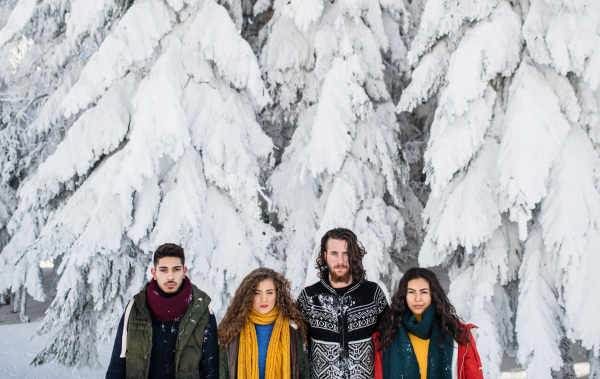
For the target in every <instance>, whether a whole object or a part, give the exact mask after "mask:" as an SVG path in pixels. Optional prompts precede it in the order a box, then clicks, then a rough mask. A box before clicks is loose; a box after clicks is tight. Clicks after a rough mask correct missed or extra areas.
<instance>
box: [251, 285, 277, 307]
mask: <svg viewBox="0 0 600 379" xmlns="http://www.w3.org/2000/svg"><path fill="white" fill-rule="evenodd" d="M276 296H277V294H276V292H275V284H274V283H273V281H272V280H271V279H265V280H262V281H260V282H259V283H258V286H256V291H255V292H254V298H253V299H252V308H254V310H256V311H257V312H258V313H260V314H263V315H264V314H267V313H269V312H271V309H273V307H274V306H275V298H276Z"/></svg>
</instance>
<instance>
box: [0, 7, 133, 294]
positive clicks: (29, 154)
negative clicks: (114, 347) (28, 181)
mask: <svg viewBox="0 0 600 379" xmlns="http://www.w3.org/2000/svg"><path fill="white" fill-rule="evenodd" d="M90 4H93V5H94V6H90ZM128 5H129V4H128V3H127V2H123V1H95V2H90V1H79V2H71V1H67V0H49V1H45V2H36V1H29V0H28V1H20V2H17V1H12V2H10V1H9V2H2V4H1V5H0V7H1V8H0V9H1V10H0V19H1V20H2V21H1V24H0V25H2V28H1V30H0V81H1V82H0V112H1V113H2V120H1V121H0V167H1V172H0V178H1V180H2V183H3V186H10V187H11V188H13V189H17V188H18V187H19V185H20V184H21V183H22V181H23V180H24V179H25V178H26V177H27V176H28V175H29V174H30V173H31V172H34V171H35V169H36V168H37V166H38V165H39V163H41V162H43V161H44V160H45V159H46V157H48V156H49V155H50V154H52V153H53V151H54V149H56V145H57V144H58V143H59V142H60V141H61V140H62V139H63V138H64V135H65V132H66V130H67V129H68V128H69V127H70V125H71V124H72V123H73V120H72V119H71V118H65V117H64V116H63V115H62V114H61V112H60V108H59V106H58V105H59V103H60V102H61V100H62V99H63V98H64V96H65V95H66V93H67V92H68V90H69V88H71V86H72V85H73V84H74V82H75V81H76V78H77V77H78V76H79V75H80V73H81V70H82V69H83V67H84V65H85V63H86V62H87V60H88V58H89V56H90V54H91V51H94V50H96V49H97V48H98V46H99V44H100V43H101V42H102V40H103V39H104V37H105V36H106V34H107V32H108V28H109V27H110V25H111V23H112V22H113V21H114V20H115V19H116V18H117V17H118V16H119V15H120V14H121V13H122V12H123V11H124V10H125V9H126V8H127V6H128ZM13 209H14V207H13ZM30 217H31V219H32V220H35V219H36V218H37V217H38V215H36V214H32V215H30ZM42 224H43V222H42ZM42 224H39V223H38V224H37V225H36V222H32V223H30V224H29V226H30V227H28V228H25V229H21V231H20V232H19V233H17V234H16V235H12V234H13V232H12V231H11V232H10V233H9V234H11V236H10V239H11V241H13V243H12V244H11V246H10V247H8V248H7V250H8V251H5V252H4V254H3V255H0V265H2V266H6V265H8V266H7V267H10V266H11V265H12V266H13V268H14V264H15V261H14V260H13V261H12V262H11V263H7V260H11V258H10V257H9V256H10V255H11V253H10V250H11V249H13V248H14V247H15V246H16V245H19V246H22V247H24V246H28V245H29V244H31V243H32V242H33V240H34V239H35V237H36V236H37V234H38V233H39V226H41V225H42ZM10 229H11V228H10V227H9V230H10ZM5 242H6V241H5ZM26 266H27V265H26V264H25V262H23V263H20V264H17V267H16V271H15V270H13V269H7V272H8V273H9V276H8V277H4V278H3V280H4V284H3V285H2V290H0V291H5V290H8V291H9V292H12V293H13V294H16V295H17V297H16V299H17V302H18V299H19V296H20V295H19V294H21V293H23V291H22V290H21V288H22V286H23V284H24V280H25V274H24V271H25V270H27V268H26ZM31 270H32V273H31V275H39V274H40V272H39V268H38V267H37V264H36V265H34V266H31ZM36 270H37V271H38V272H34V271H36ZM13 271H15V272H16V273H17V275H15V276H13V275H12V274H13ZM13 279H14V280H13ZM30 293H31V294H32V295H34V296H35V298H36V299H38V300H41V299H42V298H43V296H44V294H43V291H41V292H40V291H31V292H30Z"/></svg>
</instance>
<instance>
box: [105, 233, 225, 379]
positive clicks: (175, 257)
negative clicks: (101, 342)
mask: <svg viewBox="0 0 600 379" xmlns="http://www.w3.org/2000/svg"><path fill="white" fill-rule="evenodd" d="M151 272H152V275H153V278H152V280H151V281H150V282H148V283H147V284H146V285H145V286H144V289H142V291H141V292H140V293H138V294H137V295H135V296H134V297H133V300H131V301H130V302H129V304H127V308H126V310H125V314H124V315H123V317H122V318H121V322H120V323H119V327H118V329H117V337H116V339H115V344H114V347H113V352H112V357H111V359H110V364H109V366H108V371H107V372H106V379H113V378H114V379H117V378H118V379H121V378H139V379H146V378H149V379H154V378H156V379H159V378H160V379H176V378H186V379H188V378H189V379H191V378H202V379H206V378H209V379H217V378H218V377H219V351H218V349H219V347H218V340H217V321H216V319H215V316H214V315H213V314H212V312H211V311H210V309H209V308H208V304H209V303H210V297H208V296H207V295H206V294H205V293H204V292H202V291H200V290H199V289H198V288H197V287H196V286H195V285H193V284H192V283H191V282H190V279H189V278H188V277H187V276H185V273H186V272H187V267H186V266H185V255H184V251H183V248H182V247H180V246H177V245H175V244H172V243H168V244H164V245H162V246H160V247H159V248H158V249H157V250H156V252H155V253H154V268H152V269H151ZM124 325H126V327H124Z"/></svg>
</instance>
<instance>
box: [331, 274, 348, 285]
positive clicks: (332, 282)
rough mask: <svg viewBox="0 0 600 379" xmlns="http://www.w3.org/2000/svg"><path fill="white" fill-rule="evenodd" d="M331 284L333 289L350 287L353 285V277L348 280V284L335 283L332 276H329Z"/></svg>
mask: <svg viewBox="0 0 600 379" xmlns="http://www.w3.org/2000/svg"><path fill="white" fill-rule="evenodd" d="M329 284H331V286H332V287H333V288H344V287H348V286H349V285H350V284H352V275H350V279H348V281H347V282H335V281H333V280H332V279H331V274H329Z"/></svg>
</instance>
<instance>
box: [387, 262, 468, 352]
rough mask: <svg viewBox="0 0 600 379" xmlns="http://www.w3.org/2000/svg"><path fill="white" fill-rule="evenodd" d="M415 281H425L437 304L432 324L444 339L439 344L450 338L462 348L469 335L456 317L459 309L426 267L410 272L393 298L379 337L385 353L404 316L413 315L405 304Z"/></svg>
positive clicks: (401, 281) (414, 268)
mask: <svg viewBox="0 0 600 379" xmlns="http://www.w3.org/2000/svg"><path fill="white" fill-rule="evenodd" d="M413 279H425V280H426V281H427V283H429V290H430V293H431V304H432V305H433V304H435V318H434V319H433V322H435V323H437V324H438V325H439V326H440V328H441V329H442V336H441V339H440V341H438V343H439V344H441V343H442V342H443V340H444V338H445V337H446V336H448V335H450V336H451V337H452V338H453V339H454V340H455V341H456V342H458V343H459V344H460V345H465V344H467V343H469V342H470V336H469V332H468V331H466V330H465V329H463V327H462V325H463V324H464V321H463V320H462V319H461V318H460V317H458V315H457V314H456V309H454V306H453V305H452V304H450V300H448V296H446V293H445V292H444V289H443V288H442V286H441V285H440V281H439V280H438V278H437V276H436V275H435V273H434V272H433V271H431V270H429V269H426V268H420V267H413V268H410V269H408V270H407V271H406V272H405V273H404V276H403V277H402V279H400V283H398V289H397V290H396V292H395V293H394V296H392V304H391V305H390V307H389V308H388V310H387V311H386V312H385V314H384V315H383V317H382V319H381V321H380V322H379V336H378V338H379V344H380V346H381V348H382V349H384V350H387V349H389V348H390V346H391V345H392V341H393V340H394V334H395V333H396V332H397V331H398V329H400V325H401V323H402V319H403V317H404V315H405V314H406V313H407V312H410V309H409V308H408V304H407V303H406V294H407V290H408V282H410V281H411V280H413Z"/></svg>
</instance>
